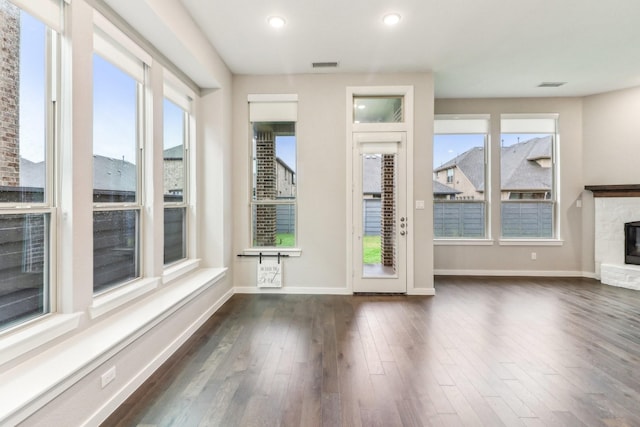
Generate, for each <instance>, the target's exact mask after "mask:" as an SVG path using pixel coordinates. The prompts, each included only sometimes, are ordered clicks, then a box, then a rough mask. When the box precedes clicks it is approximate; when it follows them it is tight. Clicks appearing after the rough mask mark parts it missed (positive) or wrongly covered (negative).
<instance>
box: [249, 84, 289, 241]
mask: <svg viewBox="0 0 640 427" xmlns="http://www.w3.org/2000/svg"><path fill="white" fill-rule="evenodd" d="M249 107H250V109H249V118H250V121H251V130H252V153H253V155H252V171H253V179H252V186H251V224H252V227H251V246H252V247H280V248H286V247H295V246H296V193H297V181H298V180H297V179H296V173H297V172H296V168H297V166H296V143H297V141H296V119H297V96H295V95H290V96H288V95H283V96H280V97H278V96H268V97H266V98H265V97H264V96H261V95H252V96H250V97H249Z"/></svg>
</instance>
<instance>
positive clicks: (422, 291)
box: [407, 288, 436, 296]
mask: <svg viewBox="0 0 640 427" xmlns="http://www.w3.org/2000/svg"><path fill="white" fill-rule="evenodd" d="M435 294H436V290H435V288H413V289H410V290H409V291H408V292H407V295H427V296H433V295H435Z"/></svg>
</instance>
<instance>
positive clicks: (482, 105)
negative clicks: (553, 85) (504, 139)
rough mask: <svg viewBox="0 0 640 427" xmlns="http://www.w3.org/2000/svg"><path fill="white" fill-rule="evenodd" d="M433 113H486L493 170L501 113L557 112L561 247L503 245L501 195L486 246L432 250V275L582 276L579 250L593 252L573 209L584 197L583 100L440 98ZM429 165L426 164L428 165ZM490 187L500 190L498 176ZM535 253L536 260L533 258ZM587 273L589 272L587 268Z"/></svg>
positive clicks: (579, 213)
mask: <svg viewBox="0 0 640 427" xmlns="http://www.w3.org/2000/svg"><path fill="white" fill-rule="evenodd" d="M435 112H436V114H490V115H491V135H490V141H491V143H490V144H491V145H490V151H489V152H490V164H491V165H492V166H490V167H492V168H493V169H494V170H496V171H497V166H498V165H499V164H500V158H499V153H500V114H502V113H559V115H560V118H559V135H560V137H559V152H560V154H559V156H560V167H559V183H560V188H559V194H560V203H559V204H558V214H559V216H560V239H561V240H562V241H563V242H562V245H561V246H532V245H524V246H501V245H499V244H498V240H499V237H500V224H499V216H500V192H499V191H493V192H492V195H491V200H490V202H491V210H492V216H491V224H490V225H491V230H492V231H491V237H492V239H493V243H492V244H491V245H490V246H464V245H451V246H436V247H435V259H434V268H435V271H436V274H438V273H442V274H521V275H527V274H558V275H581V274H582V271H583V269H584V268H588V270H587V271H593V269H592V267H590V266H588V265H587V266H584V265H583V257H582V252H583V246H585V245H586V246H588V247H592V246H593V240H585V239H584V238H583V226H582V224H583V209H582V208H578V207H577V206H576V201H577V200H578V199H580V198H581V197H582V190H583V186H584V183H583V178H582V175H583V164H582V157H583V153H582V150H583V148H582V100H581V99H580V98H525V99H508V98H504V99H438V100H436V102H435ZM426 166H430V165H426ZM491 185H492V188H494V189H498V188H500V178H499V174H497V173H493V174H491ZM531 252H536V255H537V260H535V261H534V260H532V259H531ZM589 268H591V269H589Z"/></svg>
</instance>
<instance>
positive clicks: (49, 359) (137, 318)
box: [0, 268, 232, 425]
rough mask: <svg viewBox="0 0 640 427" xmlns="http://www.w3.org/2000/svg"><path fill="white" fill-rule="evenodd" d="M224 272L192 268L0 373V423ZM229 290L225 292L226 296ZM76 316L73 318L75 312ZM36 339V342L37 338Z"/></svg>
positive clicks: (36, 403) (43, 400)
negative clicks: (169, 283)
mask: <svg viewBox="0 0 640 427" xmlns="http://www.w3.org/2000/svg"><path fill="white" fill-rule="evenodd" d="M225 275H226V269H224V268H205V269H198V270H197V271H194V272H192V273H191V274H189V275H187V276H185V277H183V278H182V279H181V280H179V281H177V283H175V284H174V285H173V286H167V287H165V288H163V289H160V290H159V291H158V292H156V293H154V294H153V295H151V296H150V297H149V298H144V299H142V300H139V301H136V302H135V303H134V304H133V305H132V306H131V307H128V308H126V309H124V310H123V311H122V312H121V313H119V314H118V316H112V317H110V318H106V319H104V321H100V322H96V323H95V324H93V325H90V326H89V327H88V328H86V329H85V330H83V331H81V332H79V333H78V334H75V335H74V336H72V337H70V338H68V339H66V340H64V341H63V342H60V343H59V344H57V345H56V346H54V347H52V348H49V349H47V350H45V351H43V352H40V353H39V354H37V355H35V356H33V357H32V358H31V359H29V360H27V361H25V362H24V363H22V364H20V365H18V366H17V367H16V368H13V369H11V370H10V371H7V372H4V373H2V374H0V402H2V405H0V424H1V425H16V424H19V423H20V422H22V421H24V419H26V418H27V417H28V416H30V415H32V414H33V413H34V412H35V411H37V410H38V409H40V408H41V407H42V406H43V405H45V404H47V403H48V402H50V401H51V400H53V399H54V398H55V397H56V396H58V395H59V394H60V393H62V392H63V391H64V390H67V389H68V388H70V387H72V386H73V385H74V384H75V383H76V381H77V380H78V378H82V377H83V376H85V375H88V374H89V373H90V372H92V371H94V370H95V369H96V368H97V367H98V366H101V364H103V363H105V362H106V361H107V360H109V359H110V358H111V357H113V355H114V354H117V352H119V351H121V350H122V349H123V348H125V347H126V346H128V345H130V344H131V343H132V342H134V341H135V340H137V339H139V338H140V337H141V336H143V335H144V334H145V333H147V332H148V331H149V330H150V329H151V328H153V327H155V326H156V325H158V324H160V323H161V322H162V321H163V320H165V319H167V318H168V317H169V316H171V315H172V314H173V313H175V312H176V310H178V309H180V308H181V307H183V306H184V305H186V304H188V303H189V302H190V301H192V300H194V299H195V298H197V297H198V295H200V294H201V293H202V292H204V291H205V290H206V289H208V288H210V287H212V286H215V284H216V283H217V282H219V281H220V280H221V279H222V278H224V277H225ZM231 294H232V292H228V296H231ZM76 316H77V318H76V320H77V321H78V320H79V317H80V315H76ZM77 321H76V323H77ZM38 344H40V345H42V343H41V342H39V343H38ZM26 384H28V387H27V386H25V385H26Z"/></svg>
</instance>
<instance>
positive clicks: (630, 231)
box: [624, 221, 640, 265]
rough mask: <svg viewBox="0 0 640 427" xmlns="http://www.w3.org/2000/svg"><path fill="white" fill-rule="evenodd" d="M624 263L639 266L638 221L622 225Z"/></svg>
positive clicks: (639, 224) (639, 241) (639, 226)
mask: <svg viewBox="0 0 640 427" xmlns="http://www.w3.org/2000/svg"><path fill="white" fill-rule="evenodd" d="M624 235H625V239H624V262H625V264H635V265H640V221H635V222H628V223H626V224H625V225H624Z"/></svg>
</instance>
